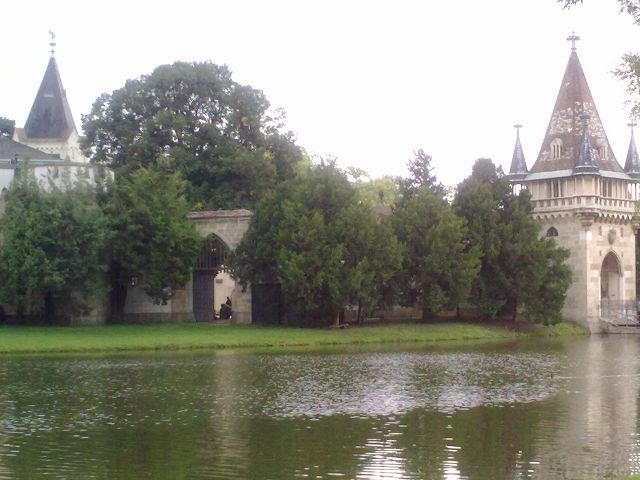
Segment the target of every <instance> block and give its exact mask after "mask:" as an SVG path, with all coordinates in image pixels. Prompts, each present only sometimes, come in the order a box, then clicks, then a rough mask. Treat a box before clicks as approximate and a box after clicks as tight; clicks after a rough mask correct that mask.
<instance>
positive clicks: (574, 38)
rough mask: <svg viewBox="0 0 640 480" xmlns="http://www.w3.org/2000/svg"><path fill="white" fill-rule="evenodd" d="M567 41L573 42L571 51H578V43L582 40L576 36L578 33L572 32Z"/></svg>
mask: <svg viewBox="0 0 640 480" xmlns="http://www.w3.org/2000/svg"><path fill="white" fill-rule="evenodd" d="M567 40H568V41H570V42H571V51H572V52H575V51H576V41H578V40H580V37H579V36H578V35H576V32H571V35H569V36H568V37H567Z"/></svg>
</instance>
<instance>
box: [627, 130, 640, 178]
mask: <svg viewBox="0 0 640 480" xmlns="http://www.w3.org/2000/svg"><path fill="white" fill-rule="evenodd" d="M627 126H628V127H630V128H631V140H630V141H629V150H628V151H627V161H626V162H625V164H624V171H625V172H626V173H627V174H628V175H629V176H630V177H632V178H640V157H638V149H637V148H636V141H635V139H634V138H633V127H635V126H636V124H635V123H634V122H632V123H629V124H628V125H627Z"/></svg>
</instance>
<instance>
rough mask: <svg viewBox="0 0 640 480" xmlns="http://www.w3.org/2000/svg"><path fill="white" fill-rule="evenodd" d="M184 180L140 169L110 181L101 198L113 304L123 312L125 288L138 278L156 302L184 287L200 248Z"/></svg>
mask: <svg viewBox="0 0 640 480" xmlns="http://www.w3.org/2000/svg"><path fill="white" fill-rule="evenodd" d="M185 183H186V182H185V181H184V180H182V179H181V178H180V175H179V174H178V173H170V172H167V171H165V170H163V169H161V168H154V167H151V168H142V167H141V168H138V169H137V170H135V171H133V172H131V173H130V174H129V175H128V176H126V177H121V178H120V179H119V180H118V181H116V182H114V183H112V184H110V185H109V186H108V188H107V190H106V192H105V193H104V195H103V196H102V198H101V203H102V205H103V209H104V212H105V215H106V218H107V219H108V224H109V228H110V229H111V231H112V232H113V235H112V239H111V241H110V242H109V247H108V252H107V253H108V259H109V267H110V278H111V289H112V290H111V305H112V307H113V308H114V309H115V311H116V312H121V311H122V309H123V308H124V303H125V300H126V292H127V286H128V285H129V284H130V282H131V279H132V278H135V279H137V282H138V284H139V285H140V286H141V287H142V288H143V289H144V291H145V292H146V293H147V294H148V295H149V296H150V297H151V298H152V299H154V300H155V301H157V302H166V301H167V300H168V298H169V297H170V295H171V289H176V288H180V287H182V286H184V285H185V284H186V283H187V281H188V280H189V276H190V274H191V269H192V268H193V266H194V264H195V260H196V257H197V254H198V251H199V248H200V243H201V240H200V237H199V236H198V234H197V232H196V229H195V226H194V224H193V222H191V221H189V220H188V219H187V214H188V213H189V204H188V202H187V200H186V198H185V195H184V191H185V188H186V185H185Z"/></svg>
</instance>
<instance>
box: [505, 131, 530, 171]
mask: <svg viewBox="0 0 640 480" xmlns="http://www.w3.org/2000/svg"><path fill="white" fill-rule="evenodd" d="M521 126H522V125H516V128H517V133H516V146H515V147H514V149H513V157H512V158H511V167H510V168H509V176H510V177H517V176H522V177H524V176H525V175H526V174H527V172H528V169H527V162H526V161H525V159H524V152H523V151H522V145H521V144H520V127H521Z"/></svg>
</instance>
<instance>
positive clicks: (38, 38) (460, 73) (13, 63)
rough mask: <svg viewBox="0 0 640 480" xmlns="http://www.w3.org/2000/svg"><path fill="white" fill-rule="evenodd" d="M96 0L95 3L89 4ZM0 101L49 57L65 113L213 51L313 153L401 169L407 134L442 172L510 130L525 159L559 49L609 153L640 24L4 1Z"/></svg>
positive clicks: (555, 16) (584, 12)
mask: <svg viewBox="0 0 640 480" xmlns="http://www.w3.org/2000/svg"><path fill="white" fill-rule="evenodd" d="M98 5H99V6H98ZM1 12H2V17H3V22H2V24H3V28H2V29H0V39H1V40H2V45H3V47H4V48H3V54H2V62H1V63H0V116H5V117H9V118H13V119H15V120H16V122H17V125H18V126H23V125H24V122H25V120H26V117H27V115H28V113H29V109H30V108H31V104H32V102H33V98H34V96H35V94H36V91H37V89H38V86H39V84H40V81H41V79H42V75H43V73H44V70H45V68H46V64H47V62H48V59H49V47H48V42H49V36H48V31H49V29H52V30H53V31H54V32H55V33H56V37H57V38H56V40H57V43H58V46H57V48H56V59H57V61H58V66H59V68H60V72H61V76H62V81H63V83H64V86H65V88H66V90H67V96H68V99H69V103H70V104H71V109H72V111H73V113H74V116H75V118H76V122H77V125H78V128H80V126H81V122H80V116H81V114H83V113H87V112H88V111H89V110H90V108H91V104H92V103H93V101H94V100H95V99H96V98H97V97H98V96H99V95H100V94H101V93H103V92H111V91H113V90H114V89H117V88H119V87H121V86H122V85H123V84H124V82H125V81H126V80H127V79H129V78H137V77H139V76H140V75H142V74H145V73H150V72H151V71H152V70H153V68H154V67H156V66H157V65H160V64H164V63H172V62H174V61H176V60H196V61H204V60H211V61H213V62H214V63H220V64H222V63H224V64H226V65H228V66H229V67H230V69H231V70H232V71H233V74H234V79H235V80H237V81H239V82H241V83H246V84H250V85H251V86H253V87H254V88H258V89H261V90H263V91H264V92H265V94H266V96H267V98H268V99H269V101H270V102H271V104H272V106H274V107H281V108H283V109H284V110H285V111H286V113H287V119H288V122H287V123H288V128H289V129H291V130H293V131H294V132H295V133H296V134H297V137H298V143H299V144H300V145H302V146H303V147H305V148H306V149H307V151H308V152H310V153H312V154H329V155H334V156H336V157H337V158H338V163H339V164H340V165H341V166H343V167H346V166H351V165H353V166H357V167H360V168H362V169H364V170H366V171H368V172H370V173H371V174H372V176H381V175H387V174H390V175H402V174H405V173H406V168H405V164H406V161H407V160H408V159H409V158H411V156H412V152H413V150H415V149H418V148H423V149H424V150H425V151H426V152H427V153H429V154H431V155H432V156H433V163H434V166H435V168H436V174H437V175H438V177H439V178H440V179H441V180H442V181H443V182H444V183H446V184H450V185H451V184H456V183H458V182H459V181H461V180H462V179H463V178H464V177H465V176H467V175H468V174H469V173H470V169H471V165H472V164H473V162H474V160H475V159H477V158H479V157H489V158H491V159H493V161H494V162H495V163H497V164H501V165H503V168H505V169H508V167H509V163H510V160H511V156H512V153H513V146H514V142H515V131H514V129H513V125H514V124H515V123H522V124H523V125H524V127H523V129H522V131H521V139H522V143H523V148H524V151H525V156H526V159H527V164H528V165H529V167H530V166H531V165H532V164H533V162H534V161H535V158H536V157H537V155H538V150H539V148H540V143H541V141H542V138H543V136H544V133H545V130H546V127H547V124H548V121H549V117H550V115H551V111H552V109H553V105H554V102H555V98H556V95H557V92H558V89H559V87H560V82H561V80H562V75H563V73H564V69H565V67H566V63H567V60H568V58H569V53H570V44H569V42H567V41H566V40H565V39H566V37H567V36H568V35H570V34H571V32H572V31H574V30H575V32H576V34H577V35H579V36H580V37H581V38H582V40H581V41H579V42H578V44H577V48H578V56H579V58H580V61H581V63H582V66H583V68H584V70H585V73H586V76H587V80H588V82H589V86H590V87H591V92H592V93H593V96H594V100H595V102H596V105H597V107H598V110H599V112H600V116H601V118H602V121H603V123H604V126H605V129H606V131H607V134H608V136H609V141H610V142H611V145H612V148H613V150H614V153H615V154H616V156H617V158H618V162H620V163H622V164H624V158H625V156H626V151H627V147H628V142H629V131H628V127H626V124H627V123H628V111H629V109H628V108H626V107H625V105H624V101H625V99H626V93H625V91H624V85H623V84H622V83H621V82H619V81H618V80H616V79H615V78H614V77H613V76H612V75H611V70H613V69H614V68H616V66H617V65H618V64H619V61H620V57H621V56H622V55H623V54H624V53H627V52H629V51H634V49H635V48H636V46H638V48H637V50H639V51H640V41H639V40H640V27H636V26H634V25H633V24H632V21H631V18H630V17H628V16H626V15H623V14H618V7H617V2H616V1H615V0H586V4H585V5H582V6H578V7H575V8H573V9H572V10H570V11H566V10H563V9H562V7H561V6H560V5H559V4H557V3H556V2H555V0H482V1H481V0H457V1H443V0H440V1H433V0H422V1H417V0H416V1H402V0H394V1H371V0H369V1H347V0H342V1H331V0H323V1H302V0H297V1H296V0H291V1H284V0H283V1H268V0H244V1H242V2H234V1H225V2H221V1H217V0H211V1H194V0H182V1H180V2H163V1H154V2H150V1H133V0H128V1H121V0H112V1H110V2H99V3H98V2H88V1H82V2H73V1H69V0H58V1H55V2H54V1H29V0H23V1H20V2H3V5H2V9H1Z"/></svg>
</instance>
